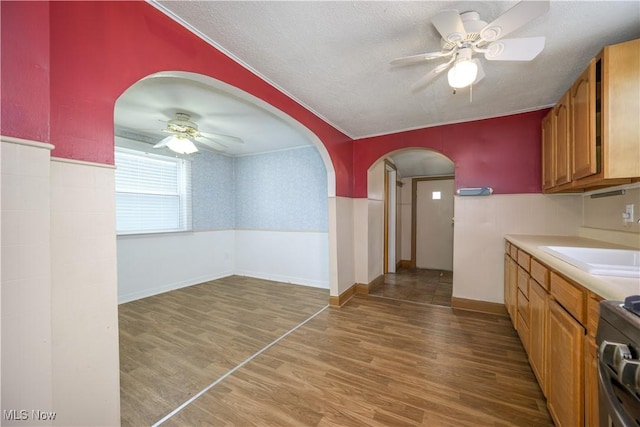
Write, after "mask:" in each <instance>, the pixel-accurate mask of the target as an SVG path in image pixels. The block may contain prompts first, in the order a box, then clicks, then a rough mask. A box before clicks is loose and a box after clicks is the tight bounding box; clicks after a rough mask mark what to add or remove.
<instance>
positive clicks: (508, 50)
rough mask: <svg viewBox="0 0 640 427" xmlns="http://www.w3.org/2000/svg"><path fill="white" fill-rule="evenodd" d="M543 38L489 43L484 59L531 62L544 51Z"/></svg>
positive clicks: (525, 38)
mask: <svg viewBox="0 0 640 427" xmlns="http://www.w3.org/2000/svg"><path fill="white" fill-rule="evenodd" d="M544 41H545V38H544V37H524V38H520V39H502V40H498V41H495V42H492V43H490V44H489V45H488V46H487V52H485V54H484V57H485V58H486V59H488V60H489V61H531V60H532V59H533V58H535V57H536V56H538V54H539V53H540V52H542V49H544Z"/></svg>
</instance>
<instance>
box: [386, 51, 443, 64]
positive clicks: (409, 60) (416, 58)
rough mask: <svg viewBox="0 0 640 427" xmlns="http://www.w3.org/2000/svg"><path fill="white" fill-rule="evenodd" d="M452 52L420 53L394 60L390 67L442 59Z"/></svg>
mask: <svg viewBox="0 0 640 427" xmlns="http://www.w3.org/2000/svg"><path fill="white" fill-rule="evenodd" d="M453 52H454V51H453V50H450V51H448V52H429V53H421V54H419V55H411V56H404V57H402V58H396V59H394V60H393V61H391V62H390V64H391V65H401V64H415V63H416V62H423V61H429V60H431V59H436V58H443V57H445V56H449V55H451V54H452V53H453Z"/></svg>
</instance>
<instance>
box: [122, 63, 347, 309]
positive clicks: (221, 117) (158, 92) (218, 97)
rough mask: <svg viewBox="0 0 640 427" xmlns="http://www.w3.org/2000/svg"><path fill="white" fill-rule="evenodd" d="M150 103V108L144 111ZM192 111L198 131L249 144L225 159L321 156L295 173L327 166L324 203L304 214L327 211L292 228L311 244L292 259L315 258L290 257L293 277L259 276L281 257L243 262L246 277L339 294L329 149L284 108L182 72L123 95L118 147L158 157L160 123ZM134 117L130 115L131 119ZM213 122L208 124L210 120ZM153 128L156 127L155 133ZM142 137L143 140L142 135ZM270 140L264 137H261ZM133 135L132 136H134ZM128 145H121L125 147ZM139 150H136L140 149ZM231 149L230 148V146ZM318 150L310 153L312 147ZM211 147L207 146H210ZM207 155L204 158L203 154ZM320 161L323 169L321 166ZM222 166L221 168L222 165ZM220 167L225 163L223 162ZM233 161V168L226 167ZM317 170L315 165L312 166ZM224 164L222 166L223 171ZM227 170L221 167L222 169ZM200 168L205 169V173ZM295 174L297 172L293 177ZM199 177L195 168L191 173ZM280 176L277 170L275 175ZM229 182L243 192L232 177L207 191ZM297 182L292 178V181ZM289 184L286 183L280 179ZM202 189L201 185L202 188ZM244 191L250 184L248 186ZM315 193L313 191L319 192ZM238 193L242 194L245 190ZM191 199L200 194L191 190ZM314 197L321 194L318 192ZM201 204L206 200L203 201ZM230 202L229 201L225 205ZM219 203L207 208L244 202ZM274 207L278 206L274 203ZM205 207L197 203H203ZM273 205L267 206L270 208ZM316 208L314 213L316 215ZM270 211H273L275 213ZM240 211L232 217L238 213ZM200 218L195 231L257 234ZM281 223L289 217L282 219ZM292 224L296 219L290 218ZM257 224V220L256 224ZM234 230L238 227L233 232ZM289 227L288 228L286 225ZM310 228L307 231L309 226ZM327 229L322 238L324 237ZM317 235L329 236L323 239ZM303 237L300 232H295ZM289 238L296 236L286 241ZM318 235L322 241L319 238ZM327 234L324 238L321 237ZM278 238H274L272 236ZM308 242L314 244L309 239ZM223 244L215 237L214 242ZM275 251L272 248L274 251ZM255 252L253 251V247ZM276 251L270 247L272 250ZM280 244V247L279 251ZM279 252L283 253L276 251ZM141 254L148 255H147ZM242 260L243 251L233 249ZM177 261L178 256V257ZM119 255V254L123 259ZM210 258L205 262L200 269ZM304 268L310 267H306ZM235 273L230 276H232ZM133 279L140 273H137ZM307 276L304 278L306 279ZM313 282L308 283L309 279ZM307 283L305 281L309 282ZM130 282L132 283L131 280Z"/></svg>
mask: <svg viewBox="0 0 640 427" xmlns="http://www.w3.org/2000/svg"><path fill="white" fill-rule="evenodd" d="M144 104H148V105H144ZM181 111H183V112H187V113H189V114H191V115H193V117H194V120H197V121H198V123H200V125H199V126H200V129H202V130H209V129H213V130H214V131H215V132H218V133H220V134H224V135H237V136H242V137H243V138H244V139H245V144H242V145H238V146H232V147H228V148H226V149H224V152H223V153H222V154H225V155H226V154H229V155H231V156H233V155H236V156H237V155H239V156H242V157H241V158H242V159H243V160H246V159H248V158H249V157H247V156H249V155H250V154H251V153H254V152H261V151H262V152H274V151H281V150H288V149H291V150H294V149H297V148H304V147H308V149H306V150H307V152H309V149H310V150H311V152H310V153H309V154H310V156H311V157H313V156H314V154H313V153H315V156H318V155H319V156H318V161H317V162H316V161H314V160H313V159H311V160H308V159H309V157H310V156H309V155H307V156H306V157H305V159H307V160H306V161H311V164H310V166H309V165H301V166H300V167H299V168H298V169H300V168H302V169H305V170H307V169H308V168H309V167H311V168H312V169H314V170H316V174H317V169H318V166H317V165H318V164H321V165H322V166H320V167H321V168H322V167H323V168H324V169H323V172H321V173H323V174H324V178H322V177H320V178H317V177H316V178H314V179H315V181H314V184H313V185H315V187H314V188H316V190H317V188H318V187H317V186H318V185H322V187H323V188H324V190H322V191H323V192H324V193H325V194H326V195H325V197H324V198H322V199H321V200H319V201H318V202H317V203H316V204H317V206H315V205H313V204H312V206H304V207H305V208H308V209H307V212H315V211H322V212H323V213H322V214H321V215H316V216H318V218H314V219H313V221H309V222H312V223H313V224H307V223H301V221H299V222H300V224H296V225H294V226H293V227H290V228H293V229H295V230H298V231H304V230H305V229H308V228H310V229H311V230H309V231H310V233H308V234H307V235H306V236H305V237H304V238H302V240H305V239H307V240H306V241H301V242H295V243H294V245H295V244H298V245H300V246H301V248H302V249H301V250H299V251H295V253H291V254H289V255H290V256H292V257H293V258H296V257H299V256H300V255H301V254H302V253H304V252H305V251H309V252H311V251H313V250H315V251H316V252H315V253H314V254H313V255H310V256H309V257H307V258H308V259H306V260H305V259H293V258H292V262H291V263H290V265H289V267H288V268H294V267H297V268H298V270H297V271H295V272H294V271H291V274H289V272H286V271H282V268H285V267H282V268H280V270H279V271H275V270H274V271H267V270H265V271H264V272H263V273H259V272H258V270H260V268H268V267H269V266H270V265H275V264H283V263H282V262H278V261H277V260H276V259H271V260H269V259H267V258H269V257H267V258H264V257H262V258H264V261H262V262H261V264H259V265H258V264H256V262H254V261H257V260H259V259H260V258H261V257H256V256H251V255H247V256H245V257H244V259H245V260H247V262H254V264H255V265H248V266H245V267H246V268H244V269H243V270H244V271H247V272H253V273H254V274H256V272H258V274H263V276H264V277H265V278H267V277H269V278H273V279H276V280H280V281H285V282H292V283H300V284H310V285H312V286H318V287H326V288H329V289H330V291H331V293H332V294H333V293H334V292H336V291H335V290H334V288H336V289H337V285H336V284H335V283H333V282H334V281H332V280H331V279H332V276H331V275H330V272H331V271H333V270H334V269H335V266H333V265H331V263H332V262H336V260H337V257H335V256H332V254H331V253H330V252H331V247H330V245H329V241H330V240H331V238H332V237H333V236H332V234H333V235H335V231H333V230H332V229H331V227H332V224H334V223H332V222H331V221H329V218H330V217H331V214H332V213H331V212H329V209H332V207H333V206H334V205H333V204H331V203H328V199H327V198H331V197H334V196H335V172H334V168H333V164H332V162H331V160H330V158H329V154H328V153H327V150H326V148H325V146H324V145H323V144H322V142H321V141H320V140H319V138H318V137H317V136H316V135H315V134H313V133H312V132H311V131H310V130H308V129H307V128H306V127H304V126H303V125H301V124H300V123H298V122H297V121H296V120H294V119H292V118H291V117H290V116H288V115H287V114H284V113H283V112H281V111H280V110H278V109H276V108H274V107H272V106H271V105H270V104H268V103H266V102H264V101H261V100H260V99H258V98H256V97H254V96H252V95H250V94H248V93H246V92H244V91H242V90H240V89H238V88H235V87H233V86H231V85H228V84H226V83H223V82H220V81H218V80H216V79H213V78H211V77H208V76H204V75H202V74H197V73H190V72H181V71H166V72H160V73H155V74H152V75H150V76H147V77H145V78H143V79H140V80H139V81H138V82H136V83H134V84H133V85H132V86H131V87H130V88H129V89H128V90H127V91H125V92H124V93H123V94H122V95H121V96H120V97H119V98H118V101H117V102H116V104H115V123H116V140H117V141H120V143H119V145H124V146H125V147H130V148H134V149H138V148H139V147H140V146H142V147H141V148H142V149H146V150H147V151H151V152H152V153H153V154H156V153H157V152H158V151H162V150H153V149H149V147H150V146H153V143H155V142H156V140H154V139H153V138H155V139H160V138H163V137H164V135H165V134H162V133H161V132H159V129H160V128H161V127H162V126H164V125H163V124H161V123H159V121H158V120H159V118H162V119H164V120H168V119H170V118H171V117H172V115H174V114H175V113H176V112H181ZM132 116H133V117H132ZM210 116H211V117H212V118H211V117H210ZM154 126H155V128H154ZM140 134H142V135H140ZM265 134H268V136H267V137H265V136H264V135H265ZM132 135H133V137H131V136H132ZM132 139H136V140H142V141H145V142H152V144H144V143H142V142H140V141H131V140H132ZM123 141H124V143H123ZM273 141H277V142H278V145H274V144H273ZM196 143H197V145H200V144H199V143H198V141H196ZM136 144H137V145H136ZM228 145H229V144H228ZM311 147H313V148H311ZM205 148H206V147H205ZM164 151H166V152H167V153H169V154H172V155H174V156H175V153H173V152H170V151H169V150H167V149H165V150H164ZM295 152H296V153H299V154H300V153H301V152H302V151H295ZM210 153H211V152H210V151H208V150H201V153H197V155H195V157H194V158H195V159H196V161H192V162H191V163H192V164H193V165H194V167H195V166H197V165H198V164H200V163H201V162H200V161H199V159H201V158H203V157H206V156H207V155H209V154H210ZM200 154H202V156H200ZM289 157H290V158H289V159H285V161H289V160H292V159H293V160H292V161H295V159H296V158H300V155H298V156H293V158H292V159H291V156H289ZM225 158H229V157H228V156H227V157H224V156H222V157H221V156H218V159H225ZM318 162H319V163H318ZM218 163H220V162H218ZM222 163H225V162H224V161H223V162H222ZM226 163H229V162H226ZM243 163H247V162H246V161H243V162H241V161H236V162H235V163H234V164H243ZM314 164H315V165H316V166H314ZM218 166H220V165H218ZM222 166H223V167H224V164H223V165H222ZM200 169H201V168H200ZM277 169H279V168H271V170H277ZM242 170H244V171H245V172H246V171H247V170H250V166H247V167H245V168H244V169H242ZM295 172H296V171H295V168H294V173H295ZM194 173H195V169H194ZM235 173H236V172H232V173H231V175H235ZM273 173H275V172H273ZM198 176H199V175H194V185H195V184H196V181H198V182H199V181H201V179H199V180H195V178H196V177H198ZM300 177H301V179H306V178H307V176H306V174H304V175H303V174H302V173H300ZM225 178H226V181H229V182H228V185H227V187H228V188H233V189H235V190H238V185H237V181H235V182H236V184H234V181H231V177H225V175H220V176H218V177H213V178H212V179H211V180H213V181H215V182H213V183H212V184H210V185H212V186H213V185H220V184H219V183H218V181H220V180H225ZM292 178H293V177H292ZM283 179H284V178H283ZM318 179H320V180H326V182H325V183H318V182H317V180H318ZM260 183H261V181H260V180H259V181H256V182H255V184H256V185H259V184H260ZM282 185H284V186H286V187H291V185H288V184H286V183H284V184H282ZM202 187H203V186H202V185H200V188H202ZM245 187H246V186H245ZM308 190H309V191H311V190H313V188H311V189H308ZM316 190H313V191H316ZM229 192H230V190H229V189H227V190H226V193H229ZM201 193H202V192H198V193H197V194H201ZM240 193H242V192H241V191H240ZM194 194H196V193H195V189H194ZM316 194H317V193H316ZM200 199H201V197H200ZM226 199H229V200H226ZM226 199H225V198H222V199H220V198H218V200H215V201H211V203H210V204H223V205H224V204H228V205H230V206H231V208H230V210H232V211H233V206H243V204H238V203H237V201H236V200H235V199H234V198H233V195H231V196H230V197H227V198H226ZM195 202H196V200H194V207H195V206H196V203H195ZM309 202H310V200H306V201H305V203H306V205H309ZM274 203H275V202H274ZM201 204H202V203H199V204H198V206H199V205H201ZM267 207H268V206H267ZM314 207H315V209H313V208H314ZM273 208H274V209H273V210H274V212H272V215H271V216H274V215H277V214H278V213H279V212H277V210H275V207H273ZM270 209H271V208H270ZM234 212H235V211H234ZM234 212H231V213H229V214H227V216H233V214H234ZM201 216H202V215H197V214H196V211H195V210H194V230H196V229H201V230H202V229H207V230H208V229H225V228H231V229H236V228H239V229H242V228H245V229H246V228H251V229H253V228H260V227H254V226H252V225H251V224H250V225H249V226H247V225H246V224H235V221H237V219H234V218H232V219H230V220H227V221H226V222H225V221H222V223H221V224H220V223H219V222H218V223H216V222H211V221H208V222H206V223H203V221H202V220H200V221H198V218H199V217H201ZM283 217H284V215H283ZM289 220H294V219H292V218H289ZM254 223H255V221H254ZM235 225H237V227H236V226H235ZM282 226H283V227H286V226H287V225H286V224H285V225H282ZM305 227H306V228H305ZM263 228H269V229H277V228H278V225H277V224H276V225H273V224H267V225H266V226H265V227H263ZM323 230H324V232H323ZM318 232H321V233H324V234H318ZM298 235H301V233H298ZM287 236H288V237H290V236H291V234H288V235H287ZM318 236H320V237H318ZM323 236H324V237H323ZM271 237H273V236H270V237H269V238H271ZM225 239H226V240H228V241H229V242H236V243H235V244H237V242H238V241H242V240H241V239H239V238H234V237H233V236H231V237H228V238H223V239H222V240H223V241H224V240H225ZM309 239H310V241H309ZM217 240H218V239H216V241H217ZM262 243H263V244H264V245H265V246H263V248H264V249H265V250H264V253H266V254H269V255H270V256H272V257H276V256H278V255H277V254H279V252H284V253H282V256H283V257H286V256H287V255H286V252H287V251H286V250H285V249H286V248H288V247H290V246H292V245H291V244H283V242H281V241H280V242H279V244H276V243H275V242H274V241H269V240H268V241H266V242H262ZM274 245H275V246H274ZM250 246H253V245H250ZM271 246H272V247H271ZM276 246H277V247H276ZM278 248H282V249H280V250H279V249H278ZM140 252H141V251H140V250H138V249H131V250H130V251H129V253H131V254H134V253H140ZM143 252H144V251H143ZM216 252H217V253H219V255H220V256H224V257H226V258H227V260H228V258H230V257H232V256H233V255H234V251H227V250H225V249H224V248H218V249H217V250H216ZM235 253H236V254H237V253H238V251H235ZM178 255H179V254H178ZM171 256H172V257H173V260H174V261H175V256H176V254H172V255H171ZM121 258H122V257H120V256H119V260H120V259H121ZM190 260H191V258H189V259H185V260H184V261H185V262H188V261H190ZM204 262H205V260H203V263H204ZM305 265H306V267H305ZM130 267H131V268H130V269H129V270H132V269H133V270H136V271H137V270H140V268H141V267H140V265H139V264H138V263H135V264H134V265H132V266H130ZM125 270H126V269H123V268H120V269H119V276H120V277H121V278H122V276H124V275H125V272H124V271H125ZM200 270H201V273H200V275H199V276H198V277H199V278H201V279H213V278H217V277H216V276H220V277H221V276H224V275H225V274H226V273H228V272H230V271H231V270H229V269H228V268H226V267H225V266H224V265H220V266H218V268H217V269H216V268H208V267H202V268H201V269H200ZM231 272H233V271H231ZM134 273H135V271H134ZM305 275H306V276H305ZM129 276H132V277H134V276H135V274H130V275H129ZM307 276H308V277H307ZM305 277H306V278H305ZM119 281H120V282H121V287H122V282H125V281H124V280H119ZM193 281H194V280H193V279H191V278H188V277H187V278H185V277H174V278H173V282H175V283H177V284H178V285H177V286H174V285H171V286H168V287H167V288H166V289H161V291H165V290H170V289H172V288H176V287H182V286H186V285H189V284H193V283H191V282H193ZM130 282H131V281H130ZM120 293H124V294H125V295H123V296H121V297H120V298H119V299H120V301H121V302H123V301H127V300H132V299H136V298H139V297H143V296H149V295H151V294H153V291H148V290H144V289H142V290H141V289H126V290H124V291H123V292H120Z"/></svg>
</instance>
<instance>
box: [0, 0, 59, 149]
mask: <svg viewBox="0 0 640 427" xmlns="http://www.w3.org/2000/svg"><path fill="white" fill-rule="evenodd" d="M0 14H1V25H2V31H1V33H0V52H2V62H1V64H2V66H1V74H2V78H1V79H0V84H1V85H2V86H1V87H0V93H1V94H2V108H1V112H0V132H2V135H5V136H13V137H17V138H24V139H30V140H35V141H41V142H49V3H47V2H8V1H2V2H0Z"/></svg>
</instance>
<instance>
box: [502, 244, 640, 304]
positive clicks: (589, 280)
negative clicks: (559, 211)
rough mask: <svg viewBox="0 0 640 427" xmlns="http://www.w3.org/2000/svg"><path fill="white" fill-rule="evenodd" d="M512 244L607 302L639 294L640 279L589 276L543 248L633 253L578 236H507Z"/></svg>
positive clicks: (618, 246)
mask: <svg viewBox="0 0 640 427" xmlns="http://www.w3.org/2000/svg"><path fill="white" fill-rule="evenodd" d="M505 239H507V240H508V241H509V242H511V243H513V244H514V245H516V246H517V247H519V248H520V249H522V250H524V251H525V252H527V253H528V254H529V255H532V256H533V257H534V258H536V259H538V260H539V261H541V262H542V263H544V264H546V265H547V266H549V267H551V268H553V269H554V270H556V271H557V272H559V273H561V274H563V275H564V276H566V277H568V278H569V279H572V280H573V281H575V282H577V283H579V284H581V285H582V286H583V287H585V288H586V289H589V290H590V291H591V292H594V293H596V294H598V295H600V296H601V297H602V298H604V299H608V300H616V301H623V300H624V298H625V297H627V296H629V295H637V294H640V279H639V278H636V277H615V276H601V275H595V274H589V273H587V272H585V271H582V270H580V269H579V268H577V267H574V266H573V265H571V264H569V263H567V262H565V261H563V260H561V259H558V258H556V257H554V256H553V255H550V254H548V253H547V252H545V251H544V250H543V249H542V248H541V246H572V247H587V248H611V249H630V248H629V247H626V246H620V245H615V244H612V243H608V242H603V241H600V240H593V239H586V238H584V237H577V236H544V235H543V236H540V235H524V234H509V235H506V236H505Z"/></svg>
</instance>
